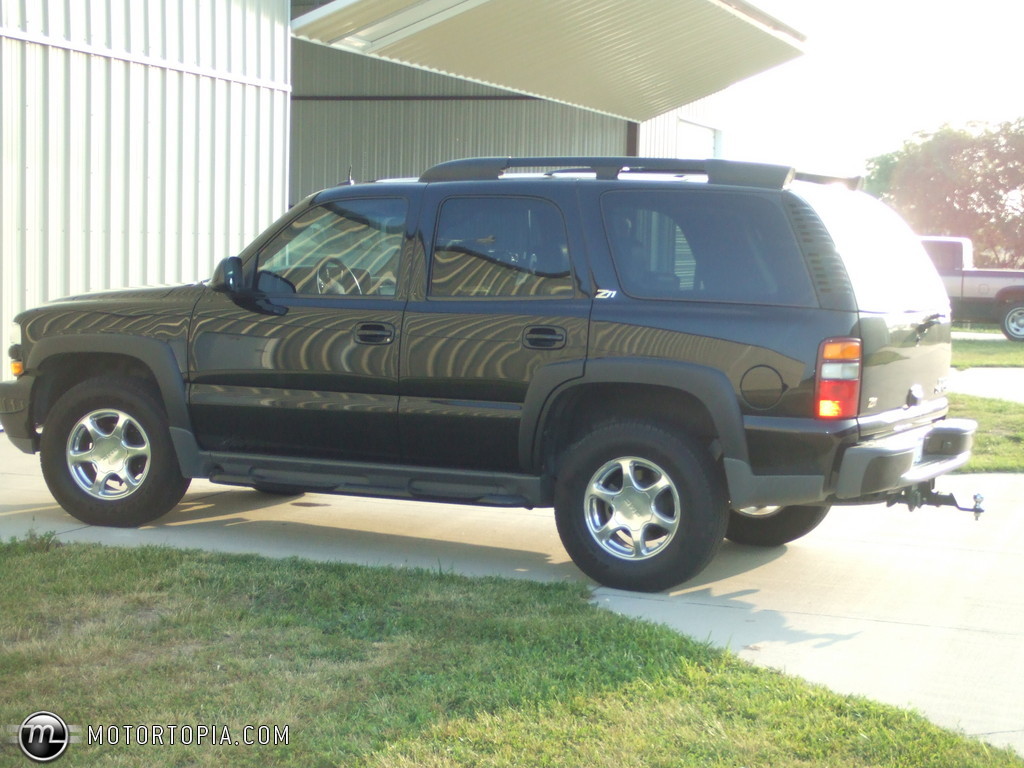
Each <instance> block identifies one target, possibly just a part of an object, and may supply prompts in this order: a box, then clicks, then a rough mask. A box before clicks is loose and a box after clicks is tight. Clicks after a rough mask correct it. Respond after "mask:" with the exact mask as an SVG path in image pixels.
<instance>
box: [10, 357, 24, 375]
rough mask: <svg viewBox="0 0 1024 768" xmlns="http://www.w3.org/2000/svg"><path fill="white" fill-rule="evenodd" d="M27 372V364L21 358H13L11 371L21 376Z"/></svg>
mask: <svg viewBox="0 0 1024 768" xmlns="http://www.w3.org/2000/svg"><path fill="white" fill-rule="evenodd" d="M24 372H25V364H24V363H23V362H21V360H11V373H12V374H14V375H15V376H21V374H23V373H24Z"/></svg>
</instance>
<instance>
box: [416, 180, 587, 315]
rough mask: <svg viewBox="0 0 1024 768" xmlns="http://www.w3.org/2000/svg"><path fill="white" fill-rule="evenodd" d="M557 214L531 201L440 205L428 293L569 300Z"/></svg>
mask: <svg viewBox="0 0 1024 768" xmlns="http://www.w3.org/2000/svg"><path fill="white" fill-rule="evenodd" d="M572 290H573V289H572V276H571V274H570V270H569V246H568V242H567V240H566V235H565V224H564V222H563V220H562V214H561V212H560V211H559V210H558V208H556V207H555V206H554V205H553V204H552V203H549V202H548V201H546V200H537V199H533V198H515V197H513V198H508V197H493V198H488V197H465V198H452V199H450V200H447V201H445V203H444V205H443V206H442V207H441V213H440V216H439V218H438V224H437V234H436V236H435V238H434V256H433V262H432V265H431V270H430V294H431V295H432V296H439V297H488V296H521V297H551V296H571V295H572Z"/></svg>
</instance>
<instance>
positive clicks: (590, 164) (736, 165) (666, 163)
mask: <svg viewBox="0 0 1024 768" xmlns="http://www.w3.org/2000/svg"><path fill="white" fill-rule="evenodd" d="M514 168H558V169H559V170H560V171H562V172H576V173H579V172H589V173H593V174H594V175H595V176H596V177H597V178H598V179H604V180H611V179H617V178H618V177H619V174H620V173H624V172H625V173H665V174H671V175H674V176H685V175H689V174H701V175H704V176H707V179H708V182H709V183H710V184H727V185H732V186H744V187H764V188H768V189H782V188H783V187H785V186H786V185H787V184H788V183H789V182H791V181H792V180H793V179H799V180H801V181H812V182H816V183H819V184H833V183H840V184H844V185H845V186H847V187H849V188H850V189H859V188H860V184H861V181H862V180H861V179H860V178H853V179H850V178H842V177H833V176H820V175H817V174H808V173H797V172H796V171H795V170H794V169H793V168H790V167H789V166H786V165H769V164H767V163H750V162H741V161H738V160H721V159H717V158H715V159H709V160H676V159H672V158H666V157H470V158H465V159H462V160H449V161H448V162H445V163H440V164H438V165H435V166H433V167H432V168H428V169H427V170H426V171H424V172H423V175H422V176H420V181H422V182H425V183H431V182H438V181H486V180H489V179H498V178H500V177H501V175H502V174H503V173H505V172H506V171H508V170H511V169H514Z"/></svg>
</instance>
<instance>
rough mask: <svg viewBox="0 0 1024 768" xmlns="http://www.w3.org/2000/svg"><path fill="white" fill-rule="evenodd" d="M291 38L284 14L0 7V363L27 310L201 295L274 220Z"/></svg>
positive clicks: (100, 1)
mask: <svg viewBox="0 0 1024 768" xmlns="http://www.w3.org/2000/svg"><path fill="white" fill-rule="evenodd" d="M289 21H290V5H289V2H288V0H212V1H210V2H204V1H202V0H0V77H2V92H0V162H2V184H0V270H2V271H0V317H2V320H3V323H2V326H0V327H2V333H3V343H2V346H0V352H4V353H5V352H6V349H7V345H8V343H9V339H8V334H9V326H10V322H9V321H10V319H11V318H12V317H13V316H14V315H15V314H16V313H17V312H18V311H20V310H21V309H23V308H26V307H30V306H34V305H37V304H40V303H42V302H44V301H46V300H49V299H53V298H58V297H61V296H65V295H69V294H75V293H80V292H84V291H93V290H98V289H103V288H116V287H123V286H129V285H146V284H160V283H177V282H187V281H192V280H198V279H202V278H205V277H207V276H208V275H209V274H210V272H211V271H212V269H213V266H214V265H215V264H216V262H217V261H218V260H219V259H221V258H222V257H223V256H226V255H230V254H233V253H235V252H237V251H238V250H239V249H240V248H241V247H242V246H243V245H245V244H246V243H247V242H248V241H249V240H250V239H251V238H252V237H254V236H255V235H256V234H258V233H259V231H260V230H261V229H262V228H263V227H265V226H266V225H267V224H269V223H270V222H271V221H272V220H273V219H274V218H275V217H276V216H278V215H279V214H280V213H281V212H282V211H283V210H284V207H285V205H286V203H287V199H286V190H287V168H288V152H287V148H288V130H289V110H290V99H289V96H290V85H289V84H290V67H291V62H290V47H291V37H290V29H289ZM4 357H5V359H4V365H3V369H4V373H5V375H6V369H7V365H6V356H5V355H4Z"/></svg>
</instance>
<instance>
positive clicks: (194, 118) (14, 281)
mask: <svg viewBox="0 0 1024 768" xmlns="http://www.w3.org/2000/svg"><path fill="white" fill-rule="evenodd" d="M297 38H301V39H297ZM801 40H802V38H801V36H800V35H799V33H797V32H795V31H794V30H792V29H790V28H788V27H786V26H785V25H783V24H781V23H780V22H778V21H777V20H775V19H773V18H771V17H769V16H767V15H765V14H764V13H763V12H761V11H760V10H759V9H758V8H757V7H756V6H754V5H752V4H751V3H749V2H746V0H0V352H3V351H5V350H6V349H7V346H8V345H9V343H10V320H11V319H12V318H13V317H14V315H15V314H17V312H19V311H20V310H22V309H24V308H26V307H30V306H34V305H37V304H40V303H43V302H45V301H47V300H50V299H55V298H59V297H62V296H67V295H72V294H76V293H82V292H87V291H96V290H101V289H106V288H119V287H125V286H132V285H154V284H167V283H180V282H188V281H194V280H200V279H203V278H205V277H207V276H208V275H209V274H210V273H211V271H212V269H213V267H214V265H215V264H216V262H217V261H218V260H219V259H221V258H222V257H224V256H226V255H231V254H234V253H236V252H237V251H238V250H239V249H241V247H242V246H243V245H244V244H245V243H247V242H248V241H249V240H251V239H252V238H253V237H254V236H255V235H256V234H258V233H259V232H260V231H261V230H262V229H263V228H264V227H265V226H266V225H268V224H269V223H270V222H271V221H272V220H273V219H274V218H276V217H277V216H278V215H279V214H280V213H281V212H282V211H283V210H284V209H285V208H286V207H287V205H288V203H290V202H294V201H295V200H297V199H299V198H300V197H302V196H304V195H306V194H308V193H309V192H312V191H314V190H316V189H319V188H322V187H324V186H329V185H332V184H335V183H337V182H339V181H341V180H343V179H345V178H346V177H347V176H348V174H349V172H350V170H351V173H352V175H353V176H355V177H356V178H360V179H365V178H379V177H387V176H396V175H397V176H405V175H414V174H418V173H419V172H420V171H421V170H422V169H423V168H425V167H427V166H429V165H430V164H432V163H435V162H438V161H440V160H446V159H451V158H454V157H460V156H470V155H478V154H488V155H490V154H525V153H530V154H535V153H537V154H634V153H640V152H641V151H642V152H643V153H644V154H657V155H673V154H677V153H678V152H679V151H681V150H680V148H681V147H683V146H688V147H689V146H692V147H700V148H703V149H707V150H708V151H707V152H702V154H714V153H715V147H716V145H715V141H716V133H715V130H714V125H713V121H709V120H707V119H706V117H705V116H703V115H702V114H701V111H700V109H699V107H697V106H690V107H684V108H682V110H673V111H668V112H666V111H667V110H670V108H672V107H675V106H677V105H679V104H690V103H691V102H694V101H695V100H697V99H700V98H701V97H703V96H705V95H707V94H710V93H713V92H715V91H717V90H720V89H722V88H724V87H726V86H727V85H729V84H731V83H732V82H735V81H737V80H740V79H742V78H744V77H747V76H749V75H752V74H754V73H756V72H758V71H761V70H763V69H766V68H768V67H770V66H774V65H776V64H779V63H781V62H783V61H786V60H788V59H790V58H793V57H794V56H797V55H799V52H800V43H801ZM663 113H664V114H665V116H664V117H662V118H658V119H655V120H651V118H655V117H656V116H657V115H661V114H663ZM646 121H650V122H646ZM3 375H4V376H5V377H6V376H7V375H9V374H8V371H7V366H6V365H4V366H3Z"/></svg>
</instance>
